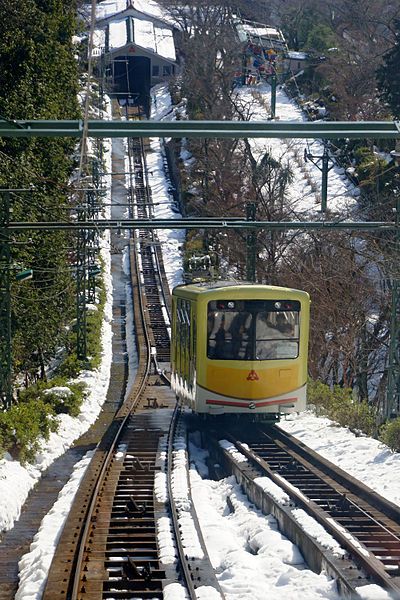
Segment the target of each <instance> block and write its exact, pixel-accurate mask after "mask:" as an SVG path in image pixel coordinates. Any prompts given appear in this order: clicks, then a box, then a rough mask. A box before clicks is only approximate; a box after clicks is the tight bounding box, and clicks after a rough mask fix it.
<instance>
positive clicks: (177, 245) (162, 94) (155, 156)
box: [146, 84, 185, 290]
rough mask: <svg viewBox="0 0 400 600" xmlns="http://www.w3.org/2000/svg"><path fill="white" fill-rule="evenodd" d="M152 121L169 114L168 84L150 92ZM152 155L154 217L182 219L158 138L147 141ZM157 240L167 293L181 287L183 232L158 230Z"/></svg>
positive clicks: (147, 157) (148, 154) (149, 168)
mask: <svg viewBox="0 0 400 600" xmlns="http://www.w3.org/2000/svg"><path fill="white" fill-rule="evenodd" d="M151 95H152V110H151V117H150V118H151V119H152V120H155V121H159V120H162V119H163V118H165V117H166V115H170V114H171V104H172V102H171V96H170V93H169V91H168V84H159V85H157V86H155V87H154V88H152V94H151ZM150 146H151V152H148V153H147V155H146V164H147V168H148V170H149V185H150V188H151V193H152V198H153V203H154V216H155V217H156V218H157V219H181V218H182V217H181V215H180V214H177V213H175V212H174V211H173V210H172V208H171V203H172V195H171V194H170V193H169V191H168V188H170V186H171V183H170V182H168V180H167V178H166V173H165V170H164V164H165V161H166V158H165V149H164V142H163V140H162V139H160V138H150ZM156 232H157V237H158V239H159V240H160V242H161V248H162V252H163V261H164V267H165V271H166V276H167V280H168V284H169V287H170V290H172V288H173V287H175V286H176V285H178V284H180V283H182V276H183V267H182V252H181V247H182V244H183V242H184V240H185V230H183V229H181V230H177V229H176V230H172V229H157V230H156Z"/></svg>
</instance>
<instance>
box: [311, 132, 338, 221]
mask: <svg viewBox="0 0 400 600" xmlns="http://www.w3.org/2000/svg"><path fill="white" fill-rule="evenodd" d="M322 143H323V145H324V151H323V153H322V156H317V155H314V154H311V153H310V152H307V149H306V148H305V149H304V160H305V161H306V162H307V160H310V161H311V162H312V163H313V165H315V166H316V167H317V169H319V170H320V171H321V172H322V184H321V212H323V213H325V212H326V209H327V205H328V173H329V171H330V170H331V169H333V167H334V166H335V163H334V162H333V161H332V164H331V166H329V161H330V160H331V159H330V156H329V150H328V142H327V141H326V140H322ZM321 160H322V165H320V164H319V161H321Z"/></svg>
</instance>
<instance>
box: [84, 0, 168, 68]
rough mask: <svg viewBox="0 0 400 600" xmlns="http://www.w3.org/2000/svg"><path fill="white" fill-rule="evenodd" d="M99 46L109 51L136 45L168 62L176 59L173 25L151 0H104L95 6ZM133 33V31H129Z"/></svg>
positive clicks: (97, 42) (97, 43)
mask: <svg viewBox="0 0 400 600" xmlns="http://www.w3.org/2000/svg"><path fill="white" fill-rule="evenodd" d="M96 17H97V19H96V30H97V31H96V45H97V46H102V47H104V45H105V32H106V29H107V28H108V33H109V35H108V51H109V52H113V51H115V50H118V49H120V48H124V47H125V46H128V45H132V44H134V45H136V46H138V47H140V48H142V49H144V50H147V51H149V52H152V53H154V54H157V55H158V56H161V57H162V58H165V59H167V60H169V61H172V62H175V61H176V53H175V43H174V38H173V25H171V24H170V23H168V22H167V19H166V15H165V13H164V12H163V10H162V8H161V7H160V6H159V5H158V4H157V3H156V2H153V1H152V0H146V1H144V0H105V2H101V3H100V4H98V5H97V9H96ZM128 32H130V34H128Z"/></svg>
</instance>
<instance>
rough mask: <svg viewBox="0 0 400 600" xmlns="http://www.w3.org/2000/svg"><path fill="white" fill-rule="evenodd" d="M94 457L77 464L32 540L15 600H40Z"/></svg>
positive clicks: (88, 455) (21, 563) (21, 566)
mask: <svg viewBox="0 0 400 600" xmlns="http://www.w3.org/2000/svg"><path fill="white" fill-rule="evenodd" d="M92 456H93V451H91V452H87V453H86V455H85V457H84V458H83V459H82V460H80V461H79V462H78V463H77V464H76V465H75V467H74V472H73V473H72V475H71V477H70V479H69V481H68V483H67V484H66V485H65V486H64V487H63V489H62V490H61V492H60V493H59V496H58V499H57V501H56V502H55V504H54V505H53V508H52V509H51V510H50V512H49V513H47V515H46V516H45V517H44V519H43V520H42V523H41V525H40V528H39V531H38V532H37V534H36V535H35V537H34V538H33V542H32V544H31V547H30V552H28V553H27V554H25V555H24V556H23V557H22V559H21V560H20V562H19V569H20V572H19V577H20V585H19V588H18V591H17V593H16V595H15V600H33V599H34V598H38V599H39V598H41V596H42V593H43V590H44V586H45V583H46V578H47V572H48V569H49V568H50V564H51V561H52V559H53V555H54V552H55V549H56V547H57V542H58V539H59V537H60V535H61V531H62V526H63V524H64V522H65V519H66V518H67V516H68V512H69V510H70V507H71V504H72V501H73V499H74V497H75V493H76V490H77V489H78V487H79V484H80V482H81V480H82V477H83V475H84V474H85V471H86V468H87V466H88V465H89V463H90V460H91V458H92Z"/></svg>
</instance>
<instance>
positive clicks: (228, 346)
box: [207, 300, 300, 360]
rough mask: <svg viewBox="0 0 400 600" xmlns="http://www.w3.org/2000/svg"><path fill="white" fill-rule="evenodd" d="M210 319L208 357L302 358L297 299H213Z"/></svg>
mask: <svg viewBox="0 0 400 600" xmlns="http://www.w3.org/2000/svg"><path fill="white" fill-rule="evenodd" d="M207 316H208V321H207V356H208V358H212V359H215V360H274V359H275V360H277V359H290V358H297V357H298V355H299V335H300V331H299V328H300V326H299V321H300V319H299V316H300V302H299V301H297V300H213V301H212V302H209V303H208V315H207Z"/></svg>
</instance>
